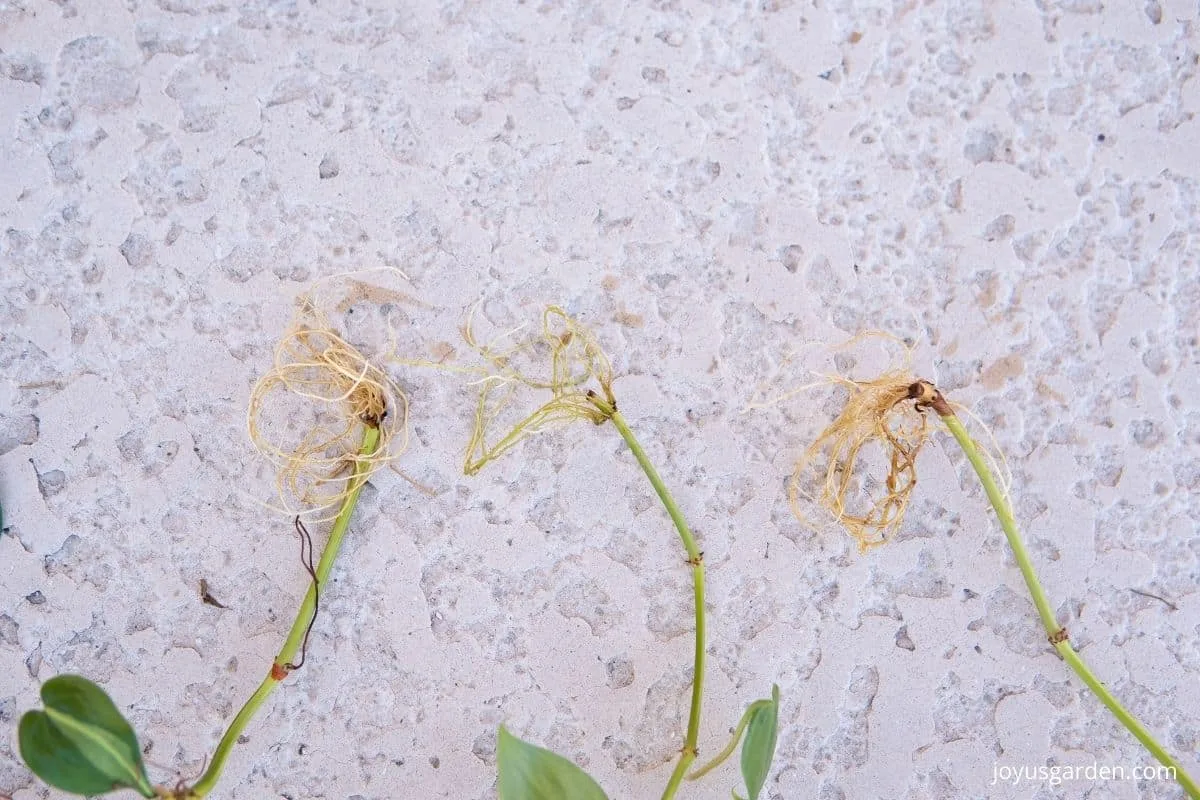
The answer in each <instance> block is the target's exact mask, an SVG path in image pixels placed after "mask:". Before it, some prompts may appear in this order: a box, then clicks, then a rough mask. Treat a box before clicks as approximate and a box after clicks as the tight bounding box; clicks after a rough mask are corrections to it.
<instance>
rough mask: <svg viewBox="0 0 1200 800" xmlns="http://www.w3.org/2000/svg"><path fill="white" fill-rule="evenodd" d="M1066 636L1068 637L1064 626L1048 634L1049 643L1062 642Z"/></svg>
mask: <svg viewBox="0 0 1200 800" xmlns="http://www.w3.org/2000/svg"><path fill="white" fill-rule="evenodd" d="M1068 638H1070V637H1069V636H1068V635H1067V629H1066V628H1059V629H1058V630H1056V631H1055V632H1054V633H1052V634H1050V636H1049V639H1050V644H1055V645H1057V644H1062V643H1063V642H1065V641H1066V640H1067V639H1068Z"/></svg>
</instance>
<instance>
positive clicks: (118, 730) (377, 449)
mask: <svg viewBox="0 0 1200 800" xmlns="http://www.w3.org/2000/svg"><path fill="white" fill-rule="evenodd" d="M297 404H299V406H300V407H301V411H304V410H306V411H307V415H308V416H307V419H310V420H311V422H310V423H309V424H308V425H304V424H303V423H299V424H298V423H296V422H295V421H296V420H297V419H305V418H306V417H305V416H303V414H302V413H301V412H299V411H297V409H296V408H295V406H296V405H297ZM407 410H408V409H407V401H406V400H405V398H404V395H403V393H402V392H401V391H400V389H399V387H397V386H396V385H395V383H394V382H393V381H392V380H391V379H390V378H388V376H387V375H386V374H385V373H384V372H383V371H382V370H381V369H379V368H378V367H377V366H375V365H374V364H373V363H372V362H371V361H370V360H369V359H368V358H367V357H366V356H365V355H363V353H362V352H360V351H359V350H358V349H357V348H356V347H355V346H354V345H352V344H350V343H349V342H348V341H346V340H345V339H343V338H342V337H341V336H340V335H338V333H336V332H335V331H334V330H333V329H332V327H331V326H330V325H329V322H328V320H327V319H326V318H325V316H324V315H323V314H322V313H321V312H320V310H319V308H318V306H317V303H316V301H315V300H314V298H313V296H311V295H306V296H305V297H303V298H301V300H300V301H299V305H298V309H297V314H296V318H295V320H294V323H293V325H292V327H291V329H290V330H289V331H288V332H287V334H286V335H285V336H284V337H283V339H282V341H281V342H280V343H279V345H278V347H277V348H276V351H275V363H274V367H273V368H272V369H271V370H270V371H269V372H267V373H266V374H265V375H264V376H263V377H262V378H261V379H260V380H259V381H258V383H257V384H256V385H255V387H254V390H253V392H252V393H251V398H250V409H249V414H248V428H249V433H250V438H251V440H252V441H253V442H254V443H255V445H256V446H257V447H258V448H259V450H260V451H261V452H263V453H264V454H266V455H267V456H268V457H269V458H270V459H271V460H272V461H273V462H274V463H275V465H276V466H277V467H278V488H279V495H280V501H281V503H282V507H283V509H285V510H286V512H287V513H288V515H289V516H291V517H292V525H293V527H294V529H295V531H296V532H297V533H298V535H299V537H300V543H301V561H302V563H303V565H304V568H305V570H306V571H307V572H308V574H309V579H310V581H309V587H308V590H307V592H306V593H305V596H304V600H303V601H302V602H301V604H300V609H299V611H298V613H297V615H296V619H295V622H293V624H292V627H291V630H290V631H289V632H288V635H287V638H286V640H285V641H284V644H283V647H282V648H281V649H280V650H279V652H278V654H277V655H276V657H275V659H274V661H273V662H272V663H271V667H270V669H269V670H268V673H267V675H266V676H265V677H264V678H263V680H262V683H261V684H260V685H259V686H258V688H257V689H256V690H255V691H254V692H253V694H251V696H250V698H249V699H248V700H247V701H246V703H245V705H244V706H243V707H242V708H241V710H240V711H239V712H238V713H237V714H236V715H235V716H234V718H233V720H232V721H231V722H230V723H229V727H228V728H227V729H226V731H225V733H224V735H223V736H222V737H221V739H220V741H219V742H218V744H217V747H216V750H215V751H214V753H213V755H212V758H211V759H210V760H209V761H208V763H207V768H206V769H205V770H204V772H203V774H202V775H201V776H200V777H199V779H197V780H196V781H195V782H194V783H191V784H190V785H189V784H188V783H187V782H184V781H180V782H178V783H176V784H174V785H154V784H152V783H151V781H150V779H149V778H148V777H147V775H146V770H145V766H144V764H143V762H142V757H141V754H142V751H141V749H140V747H139V745H138V741H137V736H136V735H135V733H134V731H133V728H132V726H131V725H130V724H129V723H128V722H127V721H126V720H125V719H124V717H122V716H121V713H120V712H119V711H118V710H117V707H116V706H115V705H114V704H113V702H112V700H111V699H109V697H108V695H106V694H105V693H104V691H103V690H102V689H100V687H98V686H97V685H96V684H94V683H92V682H91V681H89V680H87V679H86V678H84V677H81V676H78V675H59V676H56V677H54V678H51V679H50V680H48V681H46V682H45V683H44V684H43V685H42V689H41V696H42V702H43V705H44V709H42V710H34V711H29V712H27V713H26V714H25V715H24V716H23V717H22V718H21V722H20V726H19V731H18V738H19V746H20V751H21V756H22V758H24V760H25V763H26V764H27V765H28V766H29V768H30V769H31V770H32V771H33V772H34V774H36V775H37V776H38V777H39V778H41V779H42V780H43V781H45V782H46V783H48V784H50V785H51V786H54V787H57V788H59V789H62V790H64V791H67V792H70V793H72V794H79V795H97V794H104V793H106V792H109V791H113V790H117V789H132V790H134V791H136V792H138V793H139V794H141V795H142V796H143V797H159V798H172V799H173V800H185V799H191V798H201V797H205V796H207V795H208V794H210V793H211V792H212V791H213V789H214V787H215V786H216V784H217V781H218V780H219V779H220V777H221V773H222V771H223V769H224V767H225V763H226V761H227V759H228V758H229V754H230V752H231V751H232V750H233V747H234V745H235V744H237V742H238V739H239V737H240V736H241V735H242V733H243V731H245V730H246V728H247V726H248V725H249V724H250V723H251V721H252V720H253V718H254V716H255V715H256V713H257V712H258V711H259V709H261V708H262V706H263V705H264V703H265V702H266V701H267V699H268V698H269V697H270V696H271V694H272V693H273V692H274V691H275V689H276V688H277V687H278V686H279V685H280V684H281V683H282V682H283V681H284V680H285V679H286V678H287V677H288V676H289V675H290V674H291V673H292V672H293V671H295V670H297V669H299V668H300V667H301V666H303V665H304V663H305V661H306V656H307V650H308V639H309V634H310V633H311V630H312V626H313V623H314V621H315V619H316V615H317V611H318V609H319V603H320V596H321V591H322V590H323V587H324V586H325V584H326V582H327V580H328V579H329V575H330V573H331V571H332V570H333V566H334V562H335V560H336V558H337V555H338V551H339V549H340V548H341V544H342V542H343V540H344V538H345V536H346V534H347V531H348V530H349V525H350V519H351V516H352V515H353V514H354V509H355V506H356V505H357V503H358V499H359V496H360V494H361V492H362V489H363V486H364V485H365V484H366V483H367V481H368V479H369V478H370V477H371V475H372V474H374V473H375V471H376V470H378V469H380V468H381V467H382V466H384V465H385V464H387V463H388V462H390V461H391V460H392V459H394V458H395V457H396V456H397V455H398V454H399V452H400V451H401V450H402V449H403V446H404V444H405V443H406V441H407ZM331 518H332V520H333V525H332V528H331V530H330V533H329V538H328V540H327V542H326V544H325V547H324V548H323V550H322V552H321V554H320V557H319V559H316V560H315V563H314V550H313V542H312V538H311V536H310V535H309V532H308V528H307V526H306V525H305V520H306V519H307V520H308V521H309V524H312V523H313V522H317V521H323V520H328V519H331Z"/></svg>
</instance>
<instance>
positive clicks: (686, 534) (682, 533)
mask: <svg viewBox="0 0 1200 800" xmlns="http://www.w3.org/2000/svg"><path fill="white" fill-rule="evenodd" d="M588 399H589V400H591V402H592V405H594V406H596V408H597V409H599V411H600V412H601V413H602V414H603V415H604V416H605V417H607V418H608V419H611V420H612V423H613V425H615V426H616V427H617V431H619V432H620V434H621V438H622V439H624V440H625V444H627V445H629V450H630V451H631V452H632V453H633V457H634V458H636V459H637V462H638V464H639V465H641V467H642V471H643V472H645V473H646V477H647V478H649V479H650V485H651V486H653V487H654V491H655V493H656V494H657V495H658V499H659V500H661V501H662V504H663V507H664V508H666V509H667V514H669V515H670V517H671V521H672V522H674V523H675V530H677V531H679V538H680V540H682V542H683V549H684V550H686V551H687V563H688V564H689V565H691V568H692V587H693V590H694V595H695V603H696V650H695V655H694V657H693V668H692V705H691V708H690V710H689V711H688V724H687V738H686V739H685V740H684V744H683V750H682V752H681V755H680V757H679V763H677V764H676V765H675V771H674V772H672V773H671V779H670V780H669V781H668V782H667V788H666V789H665V790H664V791H663V795H662V800H670V798H672V797H674V796H675V792H676V791H678V790H679V784H681V783H682V782H683V779H684V776H685V775H687V771H688V768H689V767H690V766H691V765H692V763H693V762H694V761H695V760H696V756H697V754H698V753H699V749H698V747H697V741H698V740H699V739H700V706H701V703H702V701H703V698H704V554H703V553H701V552H700V548H699V546H698V545H697V544H696V537H694V536H692V532H691V530H690V529H689V528H688V524H687V521H686V520H684V518H683V512H682V511H680V510H679V506H678V505H677V504H676V503H675V499H674V498H673V497H671V493H670V492H669V491H667V487H666V484H664V483H663V481H662V478H660V477H659V476H658V471H657V470H655V469H654V465H653V464H651V463H650V459H649V458H648V457H647V456H646V451H645V450H643V449H642V446H641V445H640V444H639V443H638V440H637V438H636V437H635V436H634V435H633V431H631V430H630V429H629V425H628V424H627V423H626V422H625V418H624V417H622V416H621V412H619V411H617V408H616V405H615V404H613V403H610V402H605V401H604V400H602V399H601V398H600V397H598V396H597V395H595V394H592V393H589V394H588Z"/></svg>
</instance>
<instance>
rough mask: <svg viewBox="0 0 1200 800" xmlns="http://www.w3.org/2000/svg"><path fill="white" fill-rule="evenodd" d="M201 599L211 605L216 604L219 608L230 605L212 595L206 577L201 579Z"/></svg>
mask: <svg viewBox="0 0 1200 800" xmlns="http://www.w3.org/2000/svg"><path fill="white" fill-rule="evenodd" d="M200 600H201V602H204V603H207V604H208V605H210V606H216V607H217V608H229V606H227V605H225V604H224V603H222V602H221V601H220V600H218V599H217V598H215V597H213V596H212V593H211V592H209V591H208V581H207V580H205V579H204V578H201V579H200Z"/></svg>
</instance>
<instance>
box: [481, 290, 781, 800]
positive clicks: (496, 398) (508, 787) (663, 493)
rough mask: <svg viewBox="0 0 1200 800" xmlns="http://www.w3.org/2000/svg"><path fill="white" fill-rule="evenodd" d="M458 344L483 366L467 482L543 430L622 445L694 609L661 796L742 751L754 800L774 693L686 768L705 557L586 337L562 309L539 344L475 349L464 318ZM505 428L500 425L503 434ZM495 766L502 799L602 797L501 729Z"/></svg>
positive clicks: (694, 739) (692, 734)
mask: <svg viewBox="0 0 1200 800" xmlns="http://www.w3.org/2000/svg"><path fill="white" fill-rule="evenodd" d="M464 337H465V338H466V340H467V343H468V344H470V345H471V346H472V347H474V348H475V350H476V351H477V352H478V353H479V354H480V356H481V357H482V358H483V359H484V362H485V364H486V367H485V371H486V374H485V376H484V377H483V378H482V379H481V381H480V386H481V389H480V393H479V399H478V403H477V405H476V413H475V424H474V428H473V431H472V435H471V439H470V443H469V445H468V448H467V455H466V460H465V463H464V470H465V472H466V473H467V474H468V475H473V474H475V473H477V472H478V471H479V470H480V469H482V468H483V467H484V466H485V465H487V464H488V463H489V462H491V461H493V460H495V459H496V458H498V457H499V456H500V455H502V454H504V453H505V452H507V451H509V450H510V449H512V448H513V447H514V446H515V445H516V444H517V443H518V442H520V441H521V440H522V439H524V438H526V437H527V436H529V435H531V434H533V433H534V432H536V431H539V430H543V429H545V428H547V427H549V426H551V425H555V424H562V423H568V422H571V421H576V420H582V421H587V422H591V423H593V424H595V425H597V426H602V425H605V424H607V423H611V424H612V426H613V427H614V428H615V429H616V430H617V433H618V434H619V435H620V436H621V438H622V439H623V440H624V441H625V444H626V445H627V446H628V447H629V450H630V452H632V453H633V456H634V459H635V460H636V461H637V463H638V465H639V466H640V467H641V468H642V471H643V472H644V473H645V474H646V477H647V478H648V479H649V481H650V484H651V486H653V488H654V491H655V494H657V495H658V498H659V500H660V501H661V502H662V504H663V508H664V509H665V510H666V512H667V515H668V516H669V517H670V519H671V521H672V523H673V524H674V525H675V530H676V532H677V533H678V536H679V540H680V542H681V544H682V546H683V550H684V554H685V561H686V564H687V566H688V568H689V570H690V571H691V574H692V589H693V601H694V606H695V649H694V655H693V663H692V692H691V704H690V707H689V711H688V722H687V729H686V731H685V733H684V740H683V746H682V748H681V749H680V755H679V758H678V760H677V761H676V763H675V767H674V770H673V771H672V773H671V776H670V778H669V779H668V781H667V785H666V788H665V789H664V790H663V794H662V798H663V800H670V799H671V798H673V797H675V796H676V793H677V792H678V791H679V788H680V785H681V784H682V783H683V782H684V781H685V780H695V779H698V778H700V777H702V776H703V775H705V774H706V773H708V772H709V771H711V770H712V769H714V768H716V767H717V766H718V765H720V764H721V763H722V762H723V761H725V760H726V759H727V758H728V757H729V756H730V755H731V754H732V753H733V752H734V750H735V749H736V748H737V745H738V743H739V741H743V734H745V736H744V743H743V746H742V773H743V779H744V780H745V783H746V788H747V792H748V797H749V798H750V800H756V798H757V797H758V796H759V793H760V792H761V791H762V786H763V783H764V782H765V780H766V777H767V773H768V771H769V769H770V765H771V760H772V758H773V756H774V751H775V737H776V726H777V721H778V710H779V691H778V688H777V687H776V688H775V689H774V690H773V691H772V695H771V698H770V699H767V700H759V701H756V702H755V703H753V704H751V706H750V707H749V708H748V709H747V710H746V713H745V714H744V715H743V717H742V720H741V722H740V723H739V724H738V726H737V728H736V729H735V732H734V735H733V740H732V741H731V742H730V743H729V745H728V746H727V747H726V748H724V749H723V750H722V751H721V752H720V753H719V754H718V755H717V757H716V758H715V759H713V760H712V761H711V762H709V763H708V764H705V765H704V766H702V767H701V768H700V769H698V770H694V771H693V770H692V766H693V764H694V763H695V761H696V759H697V756H698V754H699V749H698V739H699V735H700V713H701V706H702V703H703V696H704V658H705V610H704V593H705V575H704V554H703V552H702V551H701V550H700V546H699V544H698V542H697V541H696V538H695V536H694V535H693V534H692V532H691V530H690V528H689V527H688V524H687V522H686V520H685V519H684V517H683V513H682V512H681V511H680V509H679V506H678V505H677V504H676V502H675V500H674V498H673V497H672V496H671V493H670V492H669V491H668V489H667V487H666V484H665V483H664V482H663V480H662V479H661V478H660V477H659V475H658V471H657V470H656V469H655V468H654V465H653V464H652V463H651V462H650V459H649V458H648V457H647V455H646V452H645V451H644V450H643V449H642V446H641V444H640V443H639V442H638V440H637V438H636V437H635V436H634V434H633V431H632V430H631V429H630V427H629V424H628V423H627V422H626V420H625V417H624V416H623V415H622V414H621V412H620V411H619V410H618V407H617V399H616V396H615V395H614V392H613V370H612V365H611V362H610V361H609V359H608V357H607V356H606V355H605V353H604V351H603V350H602V349H601V348H600V346H599V345H598V344H597V342H596V341H595V339H594V337H593V336H592V334H591V332H590V331H588V330H587V329H586V328H585V327H584V326H582V325H580V324H579V322H578V321H577V320H575V319H574V318H573V317H571V316H570V315H568V314H567V313H566V312H565V311H563V310H562V309H561V308H558V307H556V306H551V307H549V308H547V309H546V310H545V312H544V313H543V315H542V325H541V333H540V336H537V337H534V338H533V339H530V340H526V341H518V342H515V343H511V342H510V343H508V344H507V345H496V344H494V343H489V344H481V343H480V342H479V340H478V339H477V337H476V336H475V334H474V332H473V329H472V326H471V323H470V320H468V323H467V325H466V327H465V329H464ZM530 355H532V356H534V358H535V359H537V358H545V359H547V360H548V362H549V368H548V369H544V370H543V371H541V372H534V371H531V370H530V369H527V368H524V367H521V366H518V362H519V361H521V359H520V358H518V356H525V357H528V356H530ZM521 388H525V389H533V390H539V391H541V392H543V393H544V394H546V395H547V397H546V398H545V400H544V402H543V403H542V405H540V406H538V407H537V408H536V409H535V410H534V411H533V412H532V413H530V414H528V415H527V416H525V417H523V418H522V419H520V421H518V422H516V423H515V424H514V425H512V426H511V427H508V428H507V430H506V432H505V433H504V434H503V435H502V436H500V438H499V439H497V440H495V441H491V439H490V437H489V434H490V432H491V430H492V429H493V428H495V427H497V424H496V423H497V420H498V419H499V418H500V417H501V415H502V414H503V412H504V411H505V410H506V409H507V408H508V407H509V405H510V403H512V401H513V400H514V399H515V396H516V392H517V390H518V389H521ZM506 427H507V426H506ZM497 761H498V766H499V773H500V797H501V800H561V798H572V799H574V798H580V799H581V800H585V799H587V798H603V797H604V796H605V795H604V793H603V791H602V790H601V789H600V787H599V786H598V784H596V782H595V781H594V780H593V779H592V778H591V777H589V776H588V775H587V774H586V773H584V772H583V770H581V769H579V768H578V767H577V766H575V765H574V764H572V763H571V762H569V761H567V760H566V759H563V758H562V757H561V756H558V755H555V754H554V753H551V752H550V751H548V750H543V749H541V748H538V747H535V746H533V745H531V744H528V743H526V742H523V741H521V740H520V739H518V738H517V737H515V736H513V735H512V734H511V733H509V732H508V731H507V729H504V728H501V730H500V734H499V746H498V748H497Z"/></svg>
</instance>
